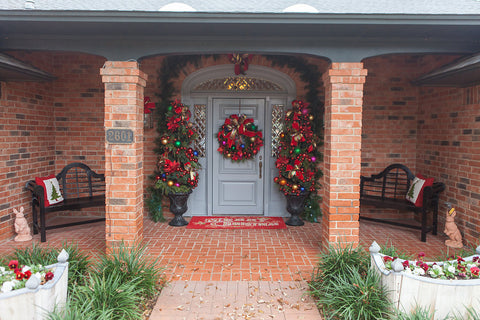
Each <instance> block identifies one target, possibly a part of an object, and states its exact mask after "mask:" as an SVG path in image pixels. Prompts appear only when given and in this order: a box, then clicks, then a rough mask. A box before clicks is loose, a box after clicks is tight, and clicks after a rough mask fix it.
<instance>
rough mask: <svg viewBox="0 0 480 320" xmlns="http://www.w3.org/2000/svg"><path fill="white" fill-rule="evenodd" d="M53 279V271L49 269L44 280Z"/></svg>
mask: <svg viewBox="0 0 480 320" xmlns="http://www.w3.org/2000/svg"><path fill="white" fill-rule="evenodd" d="M52 279H53V272H51V271H49V272H47V273H46V274H45V281H50V280H52Z"/></svg>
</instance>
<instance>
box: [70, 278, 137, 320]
mask: <svg viewBox="0 0 480 320" xmlns="http://www.w3.org/2000/svg"><path fill="white" fill-rule="evenodd" d="M137 284H138V279H136V278H133V279H132V282H125V281H124V279H123V277H122V275H121V274H119V273H109V272H102V273H99V274H96V273H92V274H91V275H90V277H89V279H88V280H87V283H86V285H84V286H78V287H75V289H74V291H73V293H72V301H73V305H74V308H75V309H78V310H79V311H81V314H83V313H85V314H88V315H89V316H90V317H91V319H112V320H113V319H119V320H123V319H132V320H133V319H142V312H141V309H140V302H141V296H142V293H143V289H142V288H141V287H139V286H138V285H137ZM82 319H83V317H82Z"/></svg>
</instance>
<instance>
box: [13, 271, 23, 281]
mask: <svg viewBox="0 0 480 320" xmlns="http://www.w3.org/2000/svg"><path fill="white" fill-rule="evenodd" d="M23 277H24V274H23V273H22V272H16V273H15V280H23Z"/></svg>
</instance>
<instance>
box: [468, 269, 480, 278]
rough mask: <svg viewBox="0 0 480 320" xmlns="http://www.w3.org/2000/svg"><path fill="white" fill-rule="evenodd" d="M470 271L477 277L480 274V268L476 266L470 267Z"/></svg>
mask: <svg viewBox="0 0 480 320" xmlns="http://www.w3.org/2000/svg"><path fill="white" fill-rule="evenodd" d="M470 272H471V273H472V275H473V276H475V277H478V276H479V275H480V269H479V268H478V267H471V268H470Z"/></svg>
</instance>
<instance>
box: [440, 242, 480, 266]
mask: <svg viewBox="0 0 480 320" xmlns="http://www.w3.org/2000/svg"><path fill="white" fill-rule="evenodd" d="M479 245H480V241H477V242H476V243H473V242H469V243H467V244H465V245H464V246H463V248H461V249H455V250H452V251H450V248H449V247H447V250H446V251H445V250H442V252H441V253H440V254H439V255H438V256H437V257H435V259H434V260H435V261H446V260H452V259H456V258H457V256H460V257H469V256H473V255H478V254H477V253H476V248H477V247H478V246H479Z"/></svg>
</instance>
